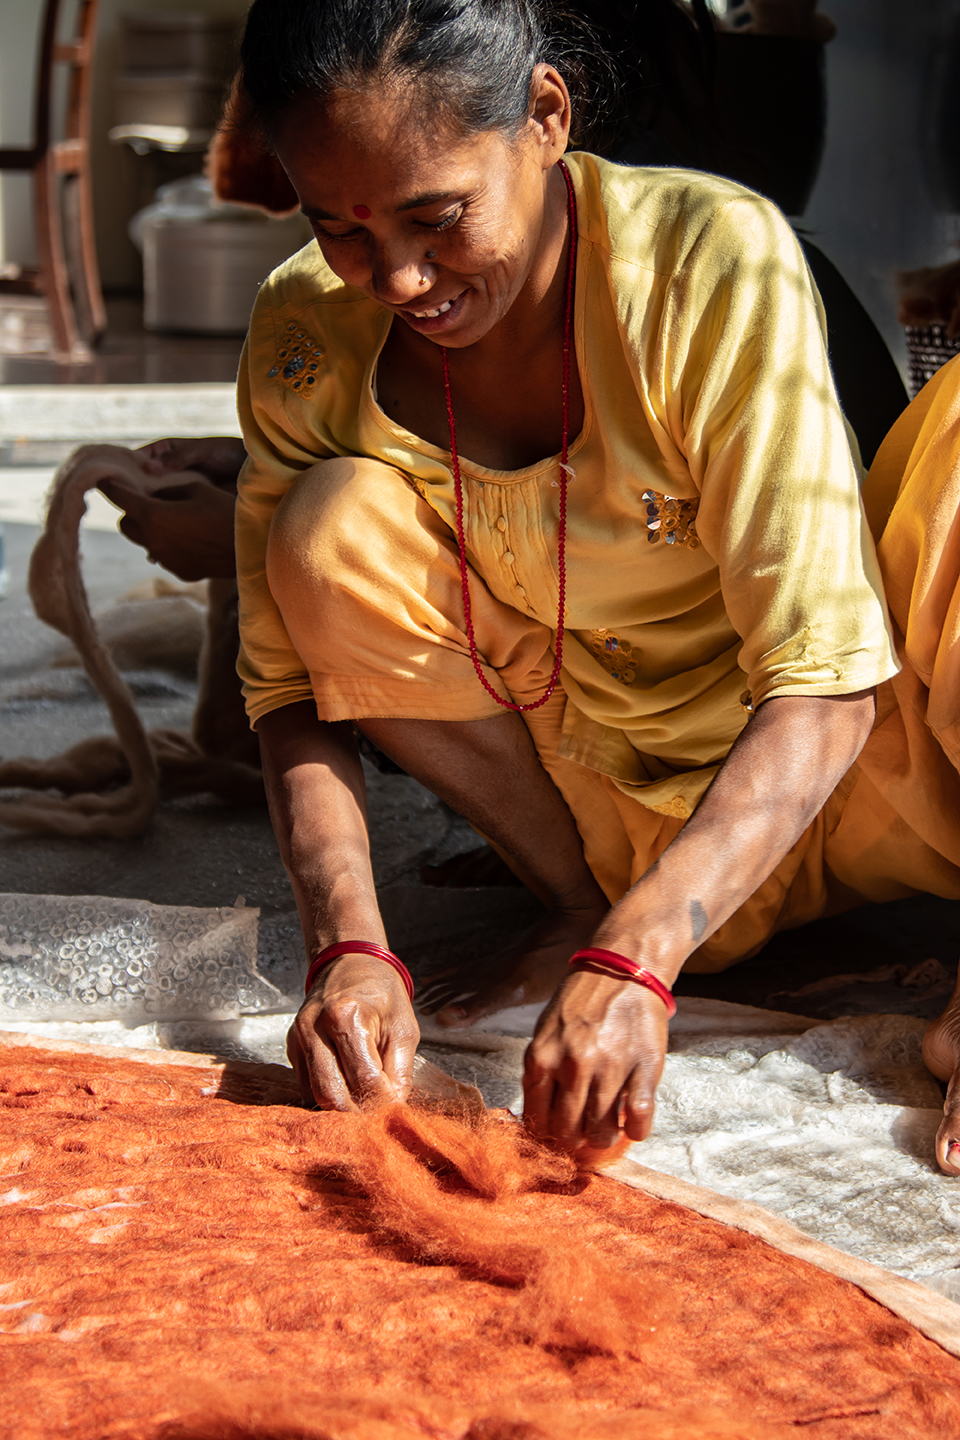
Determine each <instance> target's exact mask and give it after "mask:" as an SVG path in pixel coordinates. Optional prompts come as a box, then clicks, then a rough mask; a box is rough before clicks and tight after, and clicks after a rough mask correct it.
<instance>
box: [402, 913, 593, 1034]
mask: <svg viewBox="0 0 960 1440" xmlns="http://www.w3.org/2000/svg"><path fill="white" fill-rule="evenodd" d="M606 913H607V906H606V904H602V905H601V904H596V905H590V906H586V907H584V909H582V910H551V911H550V913H549V914H548V915H545V916H544V918H543V919H542V920H539V921H538V922H537V924H536V925H533V926H531V928H530V929H529V930H527V931H526V932H525V933H524V934H523V935H522V936H521V937H520V939H519V940H516V941H515V942H514V943H513V944H512V945H509V946H507V947H506V949H504V950H501V951H500V952H499V954H497V955H494V956H492V957H485V958H482V959H478V960H471V961H469V962H468V963H466V964H463V965H457V966H454V967H451V968H450V969H448V970H444V971H440V972H438V973H436V974H435V975H433V976H431V978H430V979H429V980H428V982H427V984H426V986H425V988H424V991H423V995H422V999H421V1002H420V1006H419V1008H420V1009H421V1010H422V1011H423V1013H424V1014H425V1015H432V1016H433V1017H434V1018H435V1019H436V1020H437V1022H438V1023H439V1024H440V1025H445V1026H448V1027H449V1028H450V1029H463V1028H465V1027H466V1026H468V1025H473V1024H474V1023H475V1022H476V1021H477V1020H479V1019H480V1018H481V1017H482V1016H484V1015H493V1014H495V1013H496V1011H498V1010H507V1009H510V1008H511V1007H512V1006H514V1005H533V1004H537V1003H545V1002H546V1001H547V1000H549V999H551V997H552V996H553V994H554V992H555V991H556V989H557V986H558V985H559V984H560V982H561V981H562V980H563V979H564V977H565V976H566V975H567V974H568V973H569V964H570V957H571V955H572V954H573V953H574V951H575V950H579V949H581V948H582V947H583V946H584V945H587V944H589V943H590V940H591V938H592V937H593V935H594V933H595V931H596V929H597V926H598V925H599V924H600V922H601V920H602V919H603V917H604V915H605V914H606Z"/></svg>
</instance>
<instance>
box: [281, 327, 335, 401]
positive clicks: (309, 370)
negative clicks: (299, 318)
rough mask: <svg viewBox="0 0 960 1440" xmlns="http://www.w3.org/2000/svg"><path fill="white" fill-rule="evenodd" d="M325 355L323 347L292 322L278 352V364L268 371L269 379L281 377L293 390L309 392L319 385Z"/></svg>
mask: <svg viewBox="0 0 960 1440" xmlns="http://www.w3.org/2000/svg"><path fill="white" fill-rule="evenodd" d="M322 355H323V346H322V345H320V344H318V342H317V341H316V340H314V338H313V336H312V335H310V334H309V333H308V332H307V331H306V330H302V329H301V328H300V327H299V325H298V324H297V322H296V320H290V321H289V322H288V324H287V326H286V334H285V335H284V337H283V339H282V340H281V342H280V349H279V350H278V351H277V363H276V365H274V366H272V367H271V369H269V370H268V371H267V379H268V380H274V379H276V377H277V376H278V375H279V376H280V377H281V378H282V379H283V380H285V381H286V382H287V384H288V385H289V386H290V388H291V390H307V389H310V387H311V386H313V385H315V384H316V383H317V376H316V371H317V368H318V362H319V361H320V359H321V357H322Z"/></svg>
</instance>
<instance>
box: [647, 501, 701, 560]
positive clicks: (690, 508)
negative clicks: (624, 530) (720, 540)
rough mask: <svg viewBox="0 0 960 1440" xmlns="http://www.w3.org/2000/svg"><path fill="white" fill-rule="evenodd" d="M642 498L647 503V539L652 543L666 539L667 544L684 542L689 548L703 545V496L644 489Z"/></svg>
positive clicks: (692, 548)
mask: <svg viewBox="0 0 960 1440" xmlns="http://www.w3.org/2000/svg"><path fill="white" fill-rule="evenodd" d="M641 499H642V500H643V501H644V503H645V504H646V507H647V540H648V541H649V543H650V544H651V545H656V544H657V543H658V542H659V541H660V540H664V541H665V542H666V544H667V545H684V546H685V547H686V548H687V549H688V550H696V549H698V548H699V545H700V537H699V536H698V535H697V510H698V509H699V505H700V502H699V500H678V499H677V498H676V497H675V496H674V495H663V494H661V493H660V491H659V490H644V492H643V495H642V496H641Z"/></svg>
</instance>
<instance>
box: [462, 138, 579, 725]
mask: <svg viewBox="0 0 960 1440" xmlns="http://www.w3.org/2000/svg"><path fill="white" fill-rule="evenodd" d="M559 163H560V170H561V172H562V174H563V178H564V180H565V181H566V185H567V210H568V215H569V219H570V259H569V264H568V266H567V298H566V310H565V314H564V322H563V443H562V445H561V447H560V527H559V531H558V534H557V577H558V580H559V600H558V607H557V658H556V662H555V664H554V667H553V674H552V675H551V676H550V679H549V681H548V683H547V688H546V690H545V691H544V692H543V694H542V695H541V696H540V699H539V700H532V701H530V703H529V704H527V705H515V704H514V703H513V701H512V700H504V699H503V698H502V697H501V696H500V695H498V694H497V692H496V690H494V688H493V686H492V685H491V684H490V681H489V680H488V679H487V677H486V675H484V673H483V667H482V665H481V664H480V656H479V655H478V654H477V641H476V636H475V635H474V632H473V615H472V613H471V610H470V586H469V582H468V579H467V546H466V541H465V540H464V538H463V482H462V481H461V478H460V457H459V455H458V454H457V426H456V421H455V420H454V418H453V398H452V396H451V394H450V364H449V361H448V359H447V351H446V347H444V348H443V350H442V354H443V388H444V393H445V395H446V397H447V420H448V421H449V424H450V459H451V462H452V466H453V481H454V485H455V486H456V492H457V542H458V544H459V546H460V587H461V589H462V591H463V612H464V616H465V619H466V625H467V640H468V641H469V643H470V658H471V659H472V660H473V668H474V670H476V672H477V677H478V679H479V681H480V684H481V685H482V686H483V688H484V689H485V690H486V691H487V692H488V693H489V694H490V695H492V696H493V698H494V700H496V702H497V704H498V705H502V706H503V708H504V709H505V710H539V708H540V706H541V705H545V704H546V703H547V701H548V700H549V699H550V696H551V695H552V694H553V692H554V690H555V689H556V688H557V681H558V680H559V679H560V667H561V665H562V664H563V614H564V609H565V608H566V606H565V601H566V591H567V566H566V542H567V480H568V477H569V473H570V472H569V467H568V465H567V445H568V441H569V438H570V342H571V337H572V334H573V290H574V282H575V279H576V272H577V200H576V196H575V195H574V193H573V181H572V180H571V179H570V171H569V170H568V169H567V167H566V165H565V164H564V163H563V161H562V160H561V161H560V162H559Z"/></svg>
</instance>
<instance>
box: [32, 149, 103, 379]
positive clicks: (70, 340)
mask: <svg viewBox="0 0 960 1440" xmlns="http://www.w3.org/2000/svg"><path fill="white" fill-rule="evenodd" d="M33 182H34V184H33V192H34V216H35V219H36V229H37V254H38V259H39V262H40V283H41V286H42V287H43V293H44V295H45V296H46V300H47V308H48V310H49V314H50V329H51V330H52V332H53V343H54V347H55V351H56V358H58V359H64V360H87V359H89V358H90V351H89V349H88V347H87V346H86V345H85V344H84V343H83V341H82V340H81V339H80V337H79V335H78V333H77V321H76V316H75V314H74V310H73V300H72V298H71V295H70V283H69V278H68V275H67V266H66V262H65V260H64V254H63V230H62V217H61V211H60V178H59V176H58V174H57V171H56V165H55V161H54V155H53V151H52V150H48V151H47V153H46V154H45V155H44V157H43V159H42V160H41V161H40V163H39V165H38V166H37V168H36V169H35V170H34V172H33Z"/></svg>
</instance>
